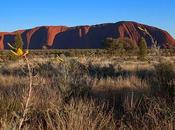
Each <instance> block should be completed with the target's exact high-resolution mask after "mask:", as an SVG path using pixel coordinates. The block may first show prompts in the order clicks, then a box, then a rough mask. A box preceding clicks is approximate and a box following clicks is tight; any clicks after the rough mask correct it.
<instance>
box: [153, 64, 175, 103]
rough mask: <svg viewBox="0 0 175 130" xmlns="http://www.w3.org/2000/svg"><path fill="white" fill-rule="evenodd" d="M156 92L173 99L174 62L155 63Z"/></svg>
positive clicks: (174, 92)
mask: <svg viewBox="0 0 175 130" xmlns="http://www.w3.org/2000/svg"><path fill="white" fill-rule="evenodd" d="M155 73H156V75H155V84H154V85H157V86H155V87H156V88H157V89H158V91H157V90H155V91H157V92H156V93H160V95H161V96H164V97H166V98H170V99H171V100H173V98H174V95H175V69H174V66H173V64H172V63H160V64H158V65H155ZM155 87H154V88H155Z"/></svg>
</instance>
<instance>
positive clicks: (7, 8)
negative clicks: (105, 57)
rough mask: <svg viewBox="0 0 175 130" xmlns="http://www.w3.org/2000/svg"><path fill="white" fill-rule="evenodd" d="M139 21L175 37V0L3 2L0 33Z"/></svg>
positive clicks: (0, 5)
mask: <svg viewBox="0 0 175 130" xmlns="http://www.w3.org/2000/svg"><path fill="white" fill-rule="evenodd" d="M118 21H136V22H139V23H143V24H148V25H151V26H155V27H158V28H161V29H164V30H166V31H168V32H169V33H170V34H171V35H172V36H173V37H174V38H175V0H1V1H0V32H4V31H8V32H9V31H15V30H18V29H28V28H32V27H36V26H43V25H66V26H77V25H94V24H99V23H115V22H118Z"/></svg>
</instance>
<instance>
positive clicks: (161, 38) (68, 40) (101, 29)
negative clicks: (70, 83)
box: [0, 21, 175, 49]
mask: <svg viewBox="0 0 175 130" xmlns="http://www.w3.org/2000/svg"><path fill="white" fill-rule="evenodd" d="M138 27H142V28H145V29H147V30H148V32H149V33H150V34H151V35H152V36H153V38H154V39H155V40H156V41H157V42H158V44H159V46H161V47H162V48H167V47H170V46H171V45H174V46H175V40H174V38H173V37H172V36H171V35H170V34H169V33H168V32H166V31H164V30H161V29H158V28H155V27H151V26H147V25H143V24H139V23H136V22H125V21H123V22H118V23H109V24H100V25H93V26H77V27H65V26H42V27H36V28H33V29H28V30H18V31H16V32H12V33H7V32H2V33H0V49H7V48H8V47H7V43H8V42H14V36H15V33H17V32H18V33H20V34H21V35H22V38H23V41H24V44H25V47H27V46H29V47H30V48H32V49H41V48H42V47H43V46H47V47H48V48H102V47H103V45H102V41H103V40H104V39H105V38H107V37H113V38H119V37H129V38H130V39H132V40H134V41H136V42H138V41H139V40H140V38H141V37H144V38H145V39H146V41H147V44H148V46H151V45H152V41H151V39H150V37H149V36H148V35H146V34H145V33H144V32H143V31H141V30H139V29H138Z"/></svg>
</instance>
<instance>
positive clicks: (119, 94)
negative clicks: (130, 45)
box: [0, 57, 175, 130]
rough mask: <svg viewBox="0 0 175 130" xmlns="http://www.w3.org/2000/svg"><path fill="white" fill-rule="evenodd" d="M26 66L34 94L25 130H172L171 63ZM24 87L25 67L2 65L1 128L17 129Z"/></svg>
mask: <svg viewBox="0 0 175 130" xmlns="http://www.w3.org/2000/svg"><path fill="white" fill-rule="evenodd" d="M31 63H32V64H31V66H32V68H33V70H32V72H33V73H32V75H33V84H32V87H33V91H32V98H31V100H30V102H31V104H30V107H29V111H28V113H27V115H26V117H27V118H26V119H25V121H24V123H23V125H22V129H24V130H84V129H85V130H116V129H119V130H129V129H132V130H140V129H143V130H161V129H165V130H173V129H174V128H175V125H174V124H175V114H174V113H175V108H174V105H175V99H174V87H175V82H174V81H175V76H174V74H175V71H174V63H172V64H168V65H167V64H165V63H161V64H159V63H157V62H156V64H155V62H152V61H151V62H150V61H149V62H148V61H145V62H142V61H137V60H136V58H130V60H127V61H124V60H122V59H120V58H117V57H111V58H106V57H101V58H97V57H95V58H87V57H81V58H66V59H65V62H64V63H60V62H59V61H58V60H57V59H56V58H52V59H46V60H43V59H36V58H34V59H31ZM163 77H166V78H163ZM169 82H171V83H169ZM28 85H29V80H28V75H27V66H26V64H25V63H23V62H22V61H17V62H12V63H8V64H3V65H1V68H0V129H2V130H8V129H12V130H17V129H18V127H19V123H20V120H21V117H22V114H23V108H24V106H23V105H22V104H24V103H25V101H26V100H25V95H26V94H27V92H28V91H27V90H28ZM165 88H166V89H165Z"/></svg>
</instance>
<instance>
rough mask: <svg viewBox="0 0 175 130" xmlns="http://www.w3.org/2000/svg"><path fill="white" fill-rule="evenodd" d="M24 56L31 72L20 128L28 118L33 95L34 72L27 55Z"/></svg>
mask: <svg viewBox="0 0 175 130" xmlns="http://www.w3.org/2000/svg"><path fill="white" fill-rule="evenodd" d="M24 58H25V61H26V63H27V67H28V73H29V91H28V95H27V100H26V103H25V107H24V111H23V115H22V118H21V119H20V124H19V130H21V128H22V125H23V122H24V121H25V118H26V115H27V113H28V110H29V106H30V100H31V96H32V72H31V68H30V64H29V60H28V58H27V57H26V56H25V57H24Z"/></svg>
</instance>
